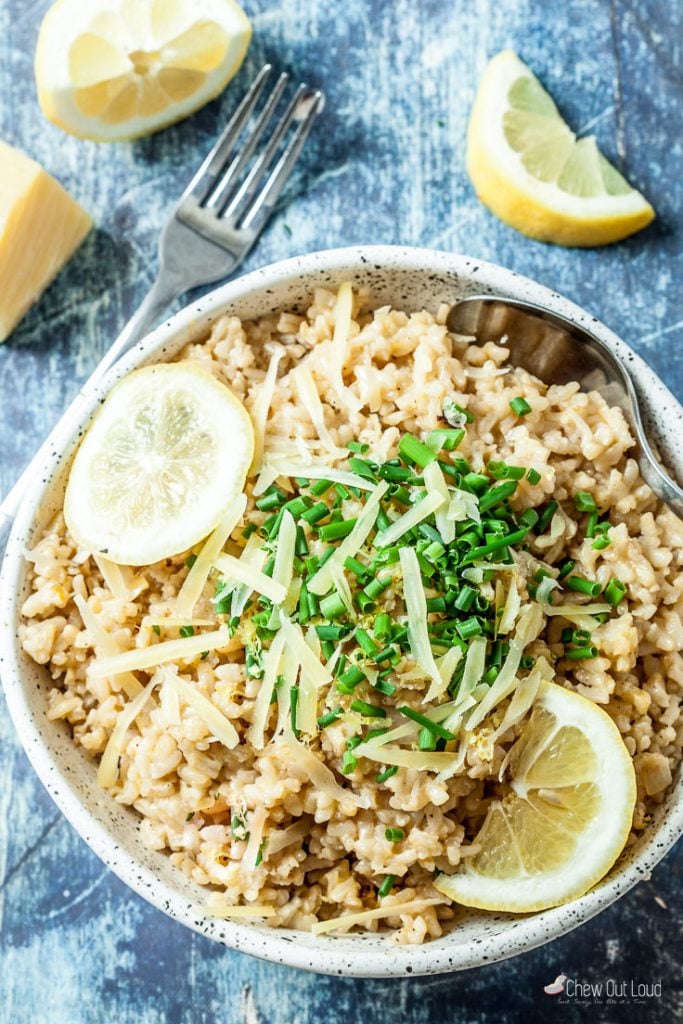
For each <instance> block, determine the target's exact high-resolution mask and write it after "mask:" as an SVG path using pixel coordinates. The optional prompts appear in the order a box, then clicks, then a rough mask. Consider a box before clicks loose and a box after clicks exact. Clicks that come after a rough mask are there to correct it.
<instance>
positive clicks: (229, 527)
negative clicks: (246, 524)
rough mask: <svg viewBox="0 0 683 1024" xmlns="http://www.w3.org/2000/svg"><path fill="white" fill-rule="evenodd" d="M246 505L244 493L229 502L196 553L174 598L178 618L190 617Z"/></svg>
mask: <svg viewBox="0 0 683 1024" xmlns="http://www.w3.org/2000/svg"><path fill="white" fill-rule="evenodd" d="M246 507H247V496H246V494H240V495H239V497H238V498H235V500H234V501H232V502H231V503H230V505H229V507H228V508H227V509H226V511H225V513H224V514H223V515H222V516H221V518H220V520H219V522H218V525H217V526H216V529H215V530H214V531H213V533H212V534H211V536H210V537H209V538H208V540H207V541H206V543H205V544H204V547H203V548H202V550H201V551H200V552H199V554H198V555H197V558H196V559H195V562H194V564H193V565H192V567H191V569H190V571H189V572H188V574H187V576H186V577H185V581H184V583H183V585H182V587H181V588H180V591H179V592H178V596H177V598H176V615H177V616H178V617H179V618H183V617H186V618H190V617H191V616H192V613H193V611H194V606H195V605H196V603H197V601H198V600H199V597H200V595H201V592H202V590H203V589H204V584H205V583H206V581H207V580H208V578H209V573H210V572H211V569H212V568H213V565H214V562H215V561H216V558H217V557H218V555H219V554H220V552H221V551H222V550H223V546H224V544H225V542H226V541H227V539H228V537H229V536H230V534H231V533H232V531H233V530H234V529H235V527H236V526H237V524H238V523H239V521H240V519H241V518H242V516H243V515H244V510H245V509H246Z"/></svg>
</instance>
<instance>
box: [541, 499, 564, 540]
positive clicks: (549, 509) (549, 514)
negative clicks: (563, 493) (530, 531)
mask: <svg viewBox="0 0 683 1024" xmlns="http://www.w3.org/2000/svg"><path fill="white" fill-rule="evenodd" d="M558 508H559V505H558V503H557V502H556V501H549V502H548V504H547V505H546V506H545V508H544V509H543V511H542V512H541V515H540V517H539V520H538V526H537V530H536V532H537V533H545V531H546V530H547V529H548V527H549V526H550V524H551V522H552V519H553V516H554V515H555V513H556V512H557V510H558Z"/></svg>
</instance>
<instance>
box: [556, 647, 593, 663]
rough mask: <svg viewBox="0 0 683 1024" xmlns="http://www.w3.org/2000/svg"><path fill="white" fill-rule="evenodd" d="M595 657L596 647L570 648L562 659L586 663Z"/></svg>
mask: <svg viewBox="0 0 683 1024" xmlns="http://www.w3.org/2000/svg"><path fill="white" fill-rule="evenodd" d="M597 656H598V649H597V647H570V648H569V650H568V651H565V652H564V657H565V658H567V659H568V660H569V661H588V660H589V659H590V658H597Z"/></svg>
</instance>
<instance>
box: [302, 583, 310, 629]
mask: <svg viewBox="0 0 683 1024" xmlns="http://www.w3.org/2000/svg"><path fill="white" fill-rule="evenodd" d="M310 618H311V610H310V607H309V603H308V590H307V589H306V584H305V583H304V585H303V586H302V587H301V590H300V591H299V623H300V624H301V625H302V626H303V625H305V624H306V623H307V622H309V621H310Z"/></svg>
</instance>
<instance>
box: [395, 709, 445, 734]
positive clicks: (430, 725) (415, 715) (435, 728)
mask: <svg viewBox="0 0 683 1024" xmlns="http://www.w3.org/2000/svg"><path fill="white" fill-rule="evenodd" d="M397 710H398V711H399V713H400V714H402V715H405V717H406V718H412V720H413V722H417V724H418V725H421V726H422V728H423V729H429V731H430V732H433V733H434V735H435V736H439V737H440V738H441V739H443V740H454V739H455V735H454V734H453V733H452V732H449V731H448V729H444V727H443V726H442V725H439V724H438V722H432V720H431V718H427V716H426V715H421V714H420V712H419V711H413V709H412V708H409V707H408V706H407V705H403V707H400V708H398V709H397Z"/></svg>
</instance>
